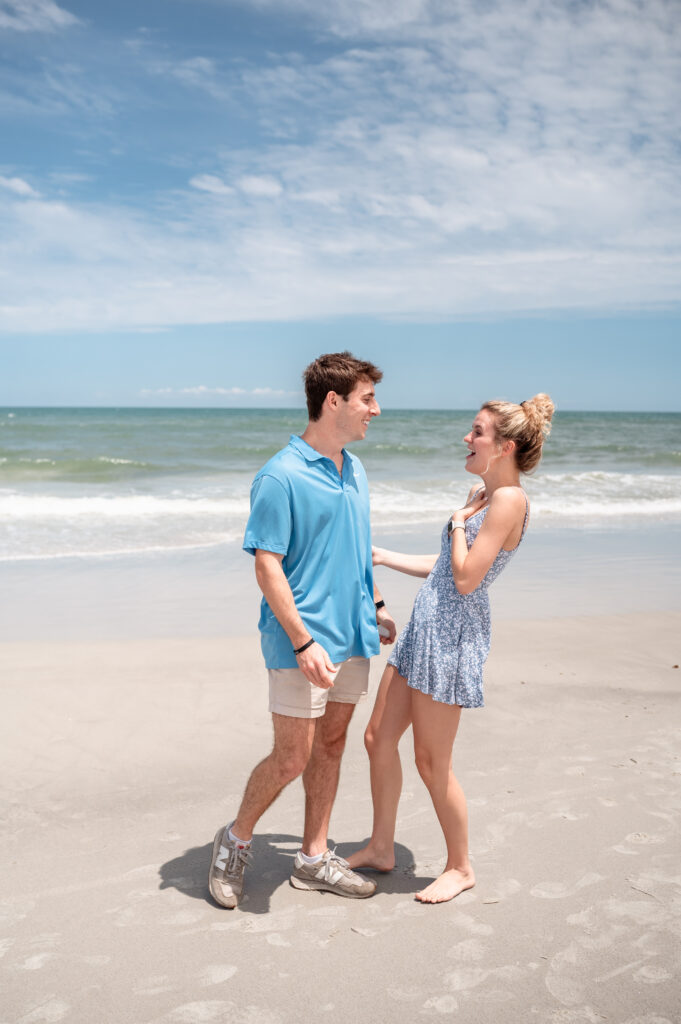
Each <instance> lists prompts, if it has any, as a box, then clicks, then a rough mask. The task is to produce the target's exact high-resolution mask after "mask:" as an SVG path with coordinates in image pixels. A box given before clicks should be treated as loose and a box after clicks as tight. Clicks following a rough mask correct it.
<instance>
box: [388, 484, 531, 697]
mask: <svg viewBox="0 0 681 1024" xmlns="http://www.w3.org/2000/svg"><path fill="white" fill-rule="evenodd" d="M488 507H489V506H487V507H485V508H482V509H480V511H479V512H476V513H475V514H474V515H472V516H470V517H469V518H468V519H467V520H466V543H467V544H468V547H469V548H470V547H471V545H472V543H473V541H474V540H475V538H476V537H477V535H478V532H479V530H480V527H481V526H482V524H483V522H484V521H485V515H486V514H487V509H488ZM528 514H529V506H528V504H527V497H526V498H525V521H524V522H523V532H522V534H521V536H520V541H522V539H523V537H524V536H525V529H526V527H527V517H528ZM447 525H448V524H447ZM447 525H446V526H445V527H444V529H443V531H442V542H441V547H440V556H439V558H438V560H437V562H436V563H435V565H434V566H433V569H432V572H431V573H430V575H429V576H428V578H427V579H426V581H425V583H424V584H423V586H422V587H421V589H420V590H419V592H418V594H417V595H416V600H415V602H414V608H413V610H412V613H411V618H410V620H409V622H408V623H407V625H406V626H405V627H404V629H403V630H402V632H401V633H400V635H399V637H398V639H397V643H396V644H395V649H394V650H393V653H392V654H391V656H390V658H389V659H388V664H389V665H394V666H395V668H396V669H397V671H398V672H399V674H400V675H401V676H404V678H405V679H406V680H407V683H408V684H409V686H411V687H412V689H414V690H420V691H421V693H427V694H429V696H431V697H432V698H433V700H437V701H439V702H440V703H442V704H458V705H460V706H461V707H464V708H481V707H483V706H484V701H483V696H482V669H483V665H484V664H485V661H486V660H487V655H488V654H489V649H490V641H491V628H490V611H489V595H488V593H487V588H488V586H489V585H490V583H492V582H493V581H494V580H495V579H496V578H497V576H498V575H499V573H500V572H501V571H502V569H504V568H505V566H506V565H508V563H509V562H510V560H511V558H512V557H513V555H514V554H515V552H516V551H517V550H518V547H520V541H519V542H518V545H517V546H516V547H515V548H513V550H512V551H504V549H503V548H502V549H501V551H500V552H499V554H498V555H497V557H496V558H495V559H494V561H493V562H492V565H491V566H490V567H489V570H488V571H487V575H486V576H485V578H484V579H483V581H482V583H480V585H479V586H478V587H477V588H476V589H475V590H474V591H473V592H472V593H470V594H460V593H459V592H458V590H457V589H456V587H455V585H454V577H453V576H452V567H451V543H452V542H451V538H450V537H449V535H448V532H447Z"/></svg>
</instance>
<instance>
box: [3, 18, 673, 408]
mask: <svg viewBox="0 0 681 1024" xmlns="http://www.w3.org/2000/svg"><path fill="white" fill-rule="evenodd" d="M678 11H679V7H678V3H677V2H676V0H646V2H645V3H644V4H640V3H639V2H637V0H608V2H606V0H571V2H570V0H513V2H511V0H488V2H486V3H485V4H481V3H479V2H478V0H446V2H445V0H399V2H396V0H326V2H325V3H324V4H320V3H319V2H318V0H243V2H240V3H239V2H235V0H136V2H135V3H133V2H130V0H118V2H117V3H115V4H114V3H111V4H104V3H102V4H93V3H92V2H89V3H86V2H81V0H63V2H60V3H56V2H54V0H0V55H1V60H0V139H1V140H2V141H1V142H0V356H1V357H2V366H3V373H2V374H1V375H0V378H1V379H0V403H2V404H71V403H75V404H121V405H139V404H150V405H154V404H197V405H204V404H214V405H229V404H251V405H253V404H284V405H286V404H296V403H297V401H298V399H297V398H296V393H297V392H298V390H299V372H300V368H301V366H302V365H304V363H305V362H306V361H307V360H308V359H309V358H311V357H312V356H313V355H315V354H316V353H318V352H320V351H324V350H330V349H335V348H342V347H346V346H349V347H350V348H352V349H353V350H356V351H357V352H358V354H361V355H367V356H369V357H370V358H374V359H376V360H377V361H378V362H379V363H381V364H382V365H383V366H384V369H385V370H386V380H385V384H384V385H383V386H382V390H383V393H384V401H385V402H386V403H388V404H395V405H403V406H404V405H412V406H416V407H419V406H439V407H443V406H444V407H447V406H454V407H461V406H464V407H471V406H473V405H475V403H476V401H477V400H478V399H479V398H480V397H487V396H488V395H489V394H491V393H494V394H502V393H503V394H507V395H508V396H509V397H515V392H516V391H517V390H521V391H522V392H523V394H521V395H519V397H520V398H522V397H525V396H526V394H527V393H528V392H529V391H530V390H532V389H533V388H535V389H538V388H539V387H541V388H545V389H547V390H551V389H552V392H553V393H556V394H557V398H558V400H559V402H560V403H561V404H562V407H563V408H632V409H634V408H647V409H651V408H652V409H655V408H660V409H681V399H680V397H679V394H678V388H677V386H676V382H677V381H678V380H679V378H680V377H681V373H680V372H679V371H680V370H681V365H680V361H679V354H678V352H679V348H681V345H680V342H681V331H679V325H680V323H681V317H680V316H679V312H680V306H681V302H680V300H681V188H679V165H680V163H681V160H680V156H681V150H680V145H679V138H681V132H680V130H679V129H680V127H681V124H680V122H681V109H680V105H679V103H678V97H679V95H680V91H681V90H680V86H681V81H680V79H681V74H680V72H681V31H680V29H679V18H678ZM535 381H536V384H535V383H534V382H535Z"/></svg>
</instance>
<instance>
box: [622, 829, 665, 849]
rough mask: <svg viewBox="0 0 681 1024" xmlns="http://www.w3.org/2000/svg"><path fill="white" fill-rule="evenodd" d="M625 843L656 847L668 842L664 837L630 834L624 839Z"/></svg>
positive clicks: (643, 833)
mask: <svg viewBox="0 0 681 1024" xmlns="http://www.w3.org/2000/svg"><path fill="white" fill-rule="evenodd" d="M624 839H625V842H627V843H635V844H636V845H637V846H647V845H648V844H650V845H651V846H655V845H657V844H658V843H664V842H666V840H665V838H664V836H651V835H649V834H648V833H647V832H630V833H629V835H628V836H625V837H624Z"/></svg>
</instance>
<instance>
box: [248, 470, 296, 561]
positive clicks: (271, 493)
mask: <svg viewBox="0 0 681 1024" xmlns="http://www.w3.org/2000/svg"><path fill="white" fill-rule="evenodd" d="M291 525H292V523H291V506H290V503H289V497H288V494H287V493H286V488H285V487H284V485H283V484H281V483H280V482H279V481H278V480H277V479H275V477H273V476H267V475H264V476H260V477H257V478H256V479H255V480H254V481H253V486H252V487H251V514H250V516H249V517H248V522H247V523H246V533H245V535H244V542H243V549H244V551H248V553H249V554H250V555H254V554H255V552H256V551H257V550H258V548H260V549H261V550H262V551H274V552H275V553H276V554H278V555H285V554H286V552H287V551H288V548H289V541H290V539H291Z"/></svg>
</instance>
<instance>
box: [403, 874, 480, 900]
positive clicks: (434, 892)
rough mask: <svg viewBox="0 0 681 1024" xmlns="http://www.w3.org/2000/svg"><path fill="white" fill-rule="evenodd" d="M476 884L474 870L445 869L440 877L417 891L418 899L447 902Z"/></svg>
mask: <svg viewBox="0 0 681 1024" xmlns="http://www.w3.org/2000/svg"><path fill="white" fill-rule="evenodd" d="M474 885H475V875H474V874H473V872H472V871H457V870H456V868H450V869H449V870H448V871H443V872H442V874H441V875H440V877H439V878H436V879H435V881H434V882H431V883H430V885H427V886H426V888H425V889H421V891H420V892H417V893H416V899H417V900H420V902H421V903H446V902H447V900H453V899H454V897H455V896H458V895H459V893H460V892H464V891H465V890H466V889H472V888H473V886H474Z"/></svg>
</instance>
